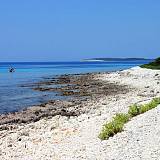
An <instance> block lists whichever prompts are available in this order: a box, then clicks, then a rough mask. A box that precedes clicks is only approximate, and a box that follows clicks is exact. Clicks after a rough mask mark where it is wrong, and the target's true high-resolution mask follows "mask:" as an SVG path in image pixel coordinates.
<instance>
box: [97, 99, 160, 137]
mask: <svg viewBox="0 0 160 160" xmlns="http://www.w3.org/2000/svg"><path fill="white" fill-rule="evenodd" d="M159 104H160V98H153V99H152V101H151V102H149V103H147V104H144V105H142V104H141V105H137V104H134V105H131V106H130V107H129V110H128V113H118V114H116V116H115V117H113V120H112V121H111V122H109V123H106V124H105V125H104V126H103V128H102V131H101V133H100V134H99V138H100V139H101V140H106V139H108V138H109V137H113V136H114V135H115V134H117V133H119V132H122V131H123V128H124V125H125V123H127V122H128V121H129V120H130V119H131V118H132V117H135V116H137V115H139V114H142V113H144V112H147V111H149V110H151V109H153V108H155V107H157V106H158V105H159Z"/></svg>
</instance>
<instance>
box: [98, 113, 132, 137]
mask: <svg viewBox="0 0 160 160" xmlns="http://www.w3.org/2000/svg"><path fill="white" fill-rule="evenodd" d="M128 121H129V116H128V114H123V113H120V114H116V116H115V117H114V118H113V120H112V121H111V122H110V123H107V124H105V125H104V126H103V129H102V132H101V133H100V134H99V138H100V139H101V140H105V139H108V138H109V137H112V136H114V135H115V134H117V133H118V132H122V131H123V126H124V124H125V123H126V122H128Z"/></svg>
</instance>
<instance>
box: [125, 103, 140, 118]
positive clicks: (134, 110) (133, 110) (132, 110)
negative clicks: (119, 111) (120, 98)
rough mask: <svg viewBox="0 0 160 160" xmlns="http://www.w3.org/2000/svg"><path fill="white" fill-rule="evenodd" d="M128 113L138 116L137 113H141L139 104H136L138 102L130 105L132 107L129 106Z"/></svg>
mask: <svg viewBox="0 0 160 160" xmlns="http://www.w3.org/2000/svg"><path fill="white" fill-rule="evenodd" d="M128 114H129V115H130V116H131V117H134V116H137V115H138V114H139V106H138V105H136V104H134V105H132V106H130V107H129V111H128Z"/></svg>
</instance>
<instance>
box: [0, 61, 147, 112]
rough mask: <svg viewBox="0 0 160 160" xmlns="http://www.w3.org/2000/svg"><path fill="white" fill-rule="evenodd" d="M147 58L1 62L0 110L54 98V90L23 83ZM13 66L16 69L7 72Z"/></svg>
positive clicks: (122, 65) (112, 68) (135, 63)
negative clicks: (133, 59) (100, 60)
mask: <svg viewBox="0 0 160 160" xmlns="http://www.w3.org/2000/svg"><path fill="white" fill-rule="evenodd" d="M149 61H150V60H138V61H112V62H21V63H18V62H17V63H16V62H14V63H13V62H12V63H9V62H7V63H2V62H1V63H0V113H7V112H14V111H18V110H21V109H24V108H26V107H28V106H32V105H36V104H40V103H43V102H47V101H48V100H51V99H55V98H56V97H55V93H52V92H39V91H34V90H32V89H31V88H29V87H20V86H21V85H23V84H28V83H33V82H38V81H40V80H42V78H43V77H51V76H52V77H53V76H55V75H61V74H74V73H88V72H104V71H117V70H123V69H128V68H131V67H134V66H139V65H141V64H145V63H148V62H149ZM11 66H12V67H14V68H15V70H16V72H14V73H9V72H8V69H9V68H10V67H11Z"/></svg>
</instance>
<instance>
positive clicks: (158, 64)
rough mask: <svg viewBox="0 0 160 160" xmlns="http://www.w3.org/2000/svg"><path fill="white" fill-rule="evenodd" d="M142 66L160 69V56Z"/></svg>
mask: <svg viewBox="0 0 160 160" xmlns="http://www.w3.org/2000/svg"><path fill="white" fill-rule="evenodd" d="M141 67H142V68H148V69H160V57H159V58H157V59H155V61H153V62H151V63H148V64H144V65H141Z"/></svg>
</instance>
